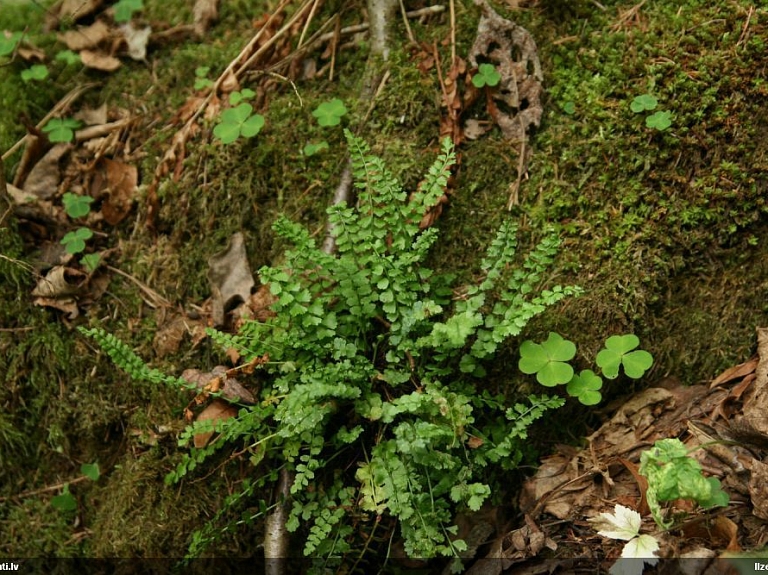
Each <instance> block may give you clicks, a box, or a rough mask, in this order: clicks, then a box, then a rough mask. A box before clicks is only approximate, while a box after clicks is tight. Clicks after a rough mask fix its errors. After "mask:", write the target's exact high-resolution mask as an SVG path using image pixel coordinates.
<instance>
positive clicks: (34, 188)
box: [23, 144, 72, 200]
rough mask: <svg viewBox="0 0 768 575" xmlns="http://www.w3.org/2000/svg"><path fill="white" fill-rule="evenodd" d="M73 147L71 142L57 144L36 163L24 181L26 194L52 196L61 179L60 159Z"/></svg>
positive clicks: (43, 198) (44, 197) (48, 197)
mask: <svg viewBox="0 0 768 575" xmlns="http://www.w3.org/2000/svg"><path fill="white" fill-rule="evenodd" d="M71 149H72V145H71V144H56V145H55V146H53V148H51V149H50V150H48V152H47V153H46V154H45V155H44V156H43V157H42V158H41V159H40V161H39V162H37V163H36V164H35V166H34V167H33V168H32V171H31V172H30V173H29V175H28V176H27V179H26V181H25V182H24V186H23V190H24V193H25V194H32V195H34V196H35V197H36V198H38V199H40V200H47V199H50V198H52V197H53V196H54V195H55V194H56V192H57V191H58V187H59V182H60V181H61V168H60V166H59V162H60V160H61V159H62V158H63V157H64V155H65V154H67V153H68V152H69V151H70V150H71Z"/></svg>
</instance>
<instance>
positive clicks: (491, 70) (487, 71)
mask: <svg viewBox="0 0 768 575" xmlns="http://www.w3.org/2000/svg"><path fill="white" fill-rule="evenodd" d="M500 81H501V74H499V72H498V71H497V70H496V68H495V67H494V66H493V65H492V64H480V66H479V67H478V69H477V74H475V75H474V76H472V84H474V86H475V88H483V87H485V86H489V87H491V88H493V87H494V86H496V85H497V84H498V83H499V82H500Z"/></svg>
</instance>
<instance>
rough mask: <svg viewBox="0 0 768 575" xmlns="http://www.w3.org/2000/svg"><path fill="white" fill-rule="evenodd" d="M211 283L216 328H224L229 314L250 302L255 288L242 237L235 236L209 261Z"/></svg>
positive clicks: (239, 235)
mask: <svg viewBox="0 0 768 575" xmlns="http://www.w3.org/2000/svg"><path fill="white" fill-rule="evenodd" d="M208 281H209V282H210V284H211V295H212V300H213V309H212V313H211V315H212V317H213V322H214V325H223V324H224V320H225V314H226V312H227V311H228V310H230V309H232V308H233V307H234V306H235V305H237V304H238V303H239V302H244V301H248V299H249V298H250V297H251V290H252V289H253V286H254V285H255V282H254V281H253V275H252V274H251V268H250V266H249V265H248V257H247V255H246V253H245V238H244V237H243V234H241V233H239V232H238V233H236V234H234V235H233V236H232V239H231V240H230V244H229V246H228V247H227V248H226V249H225V250H223V251H221V252H219V253H217V254H215V255H213V256H211V257H210V258H209V259H208Z"/></svg>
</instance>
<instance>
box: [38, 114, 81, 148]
mask: <svg viewBox="0 0 768 575" xmlns="http://www.w3.org/2000/svg"><path fill="white" fill-rule="evenodd" d="M79 127H80V122H79V121H78V120H75V119H73V118H52V119H51V120H49V121H48V123H47V124H46V125H45V126H43V132H45V133H47V134H48V139H49V140H50V141H51V142H71V141H72V140H74V139H75V130H76V129H77V128H79Z"/></svg>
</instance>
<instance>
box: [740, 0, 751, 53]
mask: <svg viewBox="0 0 768 575" xmlns="http://www.w3.org/2000/svg"><path fill="white" fill-rule="evenodd" d="M754 13H755V7H754V6H750V7H749V12H748V13H747V21H746V22H744V28H743V29H742V30H741V36H739V41H738V42H736V48H738V47H739V46H741V44H742V43H743V42H744V40H746V39H747V32H748V31H749V21H750V20H752V14H754Z"/></svg>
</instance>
